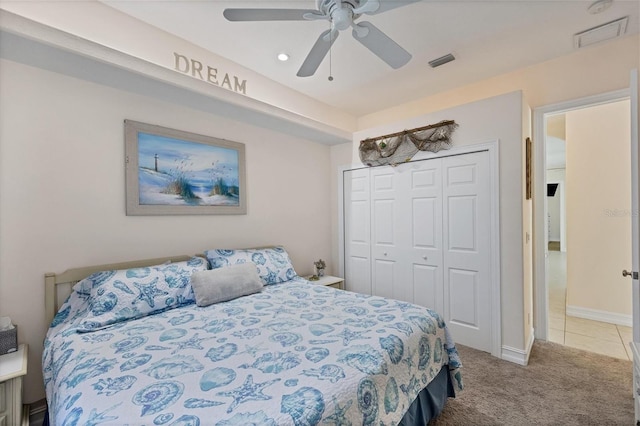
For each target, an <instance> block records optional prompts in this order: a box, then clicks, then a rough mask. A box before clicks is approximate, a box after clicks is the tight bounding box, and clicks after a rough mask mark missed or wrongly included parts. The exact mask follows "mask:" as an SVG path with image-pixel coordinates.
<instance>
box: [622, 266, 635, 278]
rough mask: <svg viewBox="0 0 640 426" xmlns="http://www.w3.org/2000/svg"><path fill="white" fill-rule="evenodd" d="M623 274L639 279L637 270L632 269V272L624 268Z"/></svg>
mask: <svg viewBox="0 0 640 426" xmlns="http://www.w3.org/2000/svg"><path fill="white" fill-rule="evenodd" d="M622 276H623V277H631V278H632V279H634V280H637V279H638V273H637V272H635V271H631V272H630V271H627V270H626V269H623V270H622Z"/></svg>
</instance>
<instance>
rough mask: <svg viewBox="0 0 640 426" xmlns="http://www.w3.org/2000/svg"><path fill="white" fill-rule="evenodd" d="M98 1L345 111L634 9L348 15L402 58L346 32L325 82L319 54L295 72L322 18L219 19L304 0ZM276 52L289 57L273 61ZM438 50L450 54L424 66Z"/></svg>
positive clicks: (529, 0)
mask: <svg viewBox="0 0 640 426" xmlns="http://www.w3.org/2000/svg"><path fill="white" fill-rule="evenodd" d="M382 1H385V0H382ZM386 1H394V0H386ZM103 2H104V3H105V4H108V5H110V6H111V7H113V8H116V9H118V10H120V11H122V12H124V13H127V14H129V15H131V16H134V17H135V18H137V19H140V20H142V21H144V22H147V23H149V24H151V25H154V26H156V27H159V28H161V29H163V30H165V31H167V32H169V33H173V34H175V35H177V36H179V37H181V38H183V39H185V40H188V41H190V42H192V43H194V44H196V45H198V46H200V47H203V48H205V49H208V50H210V51H212V52H214V53H216V54H218V55H220V56H223V57H225V58H227V59H229V60H231V61H234V62H236V63H238V64H240V65H242V66H244V67H246V68H249V69H251V70H254V71H256V72H257V73H260V74H262V75H264V76H266V77H268V78H270V79H272V80H274V81H277V82H279V83H281V84H283V85H285V86H288V87H291V88H292V89H295V90H297V91H299V92H302V93H304V94H306V95H309V96H311V97H313V98H316V99H318V100H320V101H322V102H324V103H326V104H329V105H332V106H334V107H336V108H338V109H340V110H343V111H345V112H348V113H350V114H352V115H354V116H362V115H365V114H368V113H372V112H375V111H379V110H381V109H385V108H388V107H392V106H395V105H398V104H402V103H405V102H409V101H412V100H415V99H419V98H422V97H425V96H429V95H432V94H435V93H438V92H442V91H445V90H448V89H451V88H454V87H458V86H461V85H464V84H469V83H472V82H475V81H479V80H482V79H485V78H488V77H491V76H494V75H498V74H502V73H505V72H509V71H512V70H515V69H518V68H522V67H525V66H528V65H532V64H535V63H538V62H542V61H546V60H550V59H553V58H556V57H559V56H562V55H566V54H569V53H572V52H574V51H575V48H574V46H573V35H574V34H575V33H578V32H581V31H584V30H586V29H589V28H591V27H594V26H597V25H601V24H604V23H607V22H609V21H612V20H614V19H618V18H621V17H624V16H627V15H628V16H629V23H628V27H627V32H626V34H627V35H631V34H635V33H638V27H639V25H638V21H639V15H640V2H638V1H637V0H614V2H613V5H612V6H611V7H610V8H609V9H607V10H605V11H604V12H602V13H600V14H596V15H592V14H589V13H588V11H587V8H588V7H589V5H590V4H591V3H592V1H584V0H569V1H563V0H501V1H495V0H494V1H482V0H470V1H456V0H448V1H427V0H424V1H419V2H417V3H413V4H410V5H406V6H403V7H398V8H396V9H393V10H390V11H387V12H385V13H381V14H378V15H374V16H368V15H363V16H362V17H360V19H359V20H358V21H363V20H367V21H370V22H372V23H373V24H375V25H376V26H377V27H378V28H380V29H381V30H382V31H384V32H385V33H386V34H387V35H388V36H389V37H391V38H392V39H394V40H395V41H396V42H397V43H398V44H400V45H401V46H402V47H404V48H405V49H406V50H408V51H409V52H410V53H411V54H412V55H413V58H412V60H411V61H410V62H409V63H408V64H407V65H405V66H404V67H402V68H400V69H398V70H393V69H391V68H390V67H389V66H388V65H386V64H385V63H384V62H382V61H381V60H380V59H379V58H377V57H376V56H374V55H373V54H372V53H371V52H370V51H369V50H367V49H366V48H364V46H362V45H361V44H360V43H358V42H357V41H355V40H354V39H353V37H352V36H351V32H350V30H347V31H343V32H342V33H341V35H340V37H339V38H338V39H337V40H336V42H335V44H334V45H333V48H332V50H331V73H332V75H333V78H334V79H333V81H329V80H328V76H329V57H328V56H327V57H326V58H325V60H324V61H323V62H322V64H321V65H320V68H319V69H318V71H317V72H316V74H315V75H314V76H312V77H305V78H301V77H296V72H297V71H298V68H299V67H300V65H301V64H302V62H303V61H304V59H305V57H306V55H307V53H308V52H309V50H310V49H311V46H313V44H314V43H315V41H316V39H317V38H318V36H319V34H320V33H321V32H322V31H324V30H326V29H328V25H329V24H328V22H327V21H285V22H229V21H227V20H226V19H225V18H224V17H223V16H222V11H223V10H224V9H225V8H229V7H232V8H302V9H315V1H313V0H289V1H259V0H254V1H220V0H137V1H130V0H125V1H111V0H105V1H103ZM587 48H588V47H587ZM280 52H286V53H287V54H289V55H290V57H291V59H290V60H289V61H288V62H280V61H278V60H277V59H276V55H277V54H278V53H280ZM447 53H453V55H454V56H455V57H456V61H454V62H451V63H449V64H446V65H443V66H442V67H440V68H436V69H432V68H431V67H429V65H428V61H430V60H432V59H435V58H438V57H440V56H442V55H445V54H447Z"/></svg>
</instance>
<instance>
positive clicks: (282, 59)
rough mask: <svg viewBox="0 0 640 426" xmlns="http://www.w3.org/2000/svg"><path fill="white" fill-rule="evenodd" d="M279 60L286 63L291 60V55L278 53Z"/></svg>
mask: <svg viewBox="0 0 640 426" xmlns="http://www.w3.org/2000/svg"><path fill="white" fill-rule="evenodd" d="M278 60H280V61H282V62H284V61H288V60H289V55H287V54H286V53H278Z"/></svg>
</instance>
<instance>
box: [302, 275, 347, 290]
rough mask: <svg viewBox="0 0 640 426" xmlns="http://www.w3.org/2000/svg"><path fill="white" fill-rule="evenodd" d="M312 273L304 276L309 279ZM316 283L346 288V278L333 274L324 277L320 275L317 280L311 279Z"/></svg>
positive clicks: (341, 288) (312, 282)
mask: <svg viewBox="0 0 640 426" xmlns="http://www.w3.org/2000/svg"><path fill="white" fill-rule="evenodd" d="M309 277H311V275H308V276H306V277H304V278H305V279H307V280H308V279H309ZM309 282H310V283H311V284H314V285H326V286H329V287H333V288H337V289H339V290H344V278H340V277H332V276H331V275H325V276H324V277H320V279H318V280H317V281H309Z"/></svg>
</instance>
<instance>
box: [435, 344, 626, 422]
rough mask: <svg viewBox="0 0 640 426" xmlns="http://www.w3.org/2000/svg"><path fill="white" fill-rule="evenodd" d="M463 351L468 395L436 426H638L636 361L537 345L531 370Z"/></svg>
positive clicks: (451, 404) (450, 407)
mask: <svg viewBox="0 0 640 426" xmlns="http://www.w3.org/2000/svg"><path fill="white" fill-rule="evenodd" d="M603 344H605V343H604V342H603ZM459 352H460V358H461V360H462V364H463V366H464V368H463V377H464V382H465V390H464V391H462V392H461V393H459V394H458V396H457V397H456V398H455V399H449V401H448V402H447V405H446V406H445V408H444V411H443V412H442V414H441V415H440V417H438V418H437V419H435V420H433V421H432V422H430V423H429V424H430V425H432V426H449V425H451V426H453V425H455V426H459V425H474V426H475V425H509V426H511V425H563V426H564V425H607V426H608V425H612V426H613V425H632V424H633V423H634V417H633V416H634V413H633V394H632V389H631V388H632V363H631V361H624V360H620V359H616V358H610V357H607V356H604V355H598V354H594V353H590V352H584V351H581V350H578V349H572V348H569V347H566V346H562V345H559V344H556V343H548V342H538V341H536V343H535V344H534V346H533V350H532V353H531V357H530V359H529V365H528V366H526V367H522V366H519V365H516V364H513V363H510V362H507V361H503V360H500V359H497V358H494V357H492V356H491V355H489V354H488V353H486V352H480V351H477V350H475V349H470V348H467V347H464V346H459Z"/></svg>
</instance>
